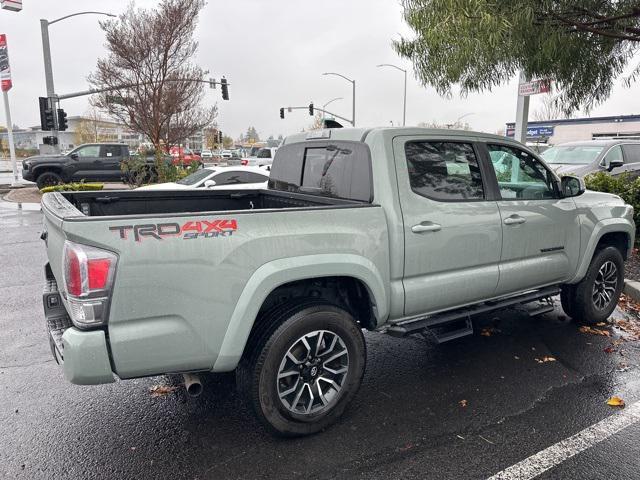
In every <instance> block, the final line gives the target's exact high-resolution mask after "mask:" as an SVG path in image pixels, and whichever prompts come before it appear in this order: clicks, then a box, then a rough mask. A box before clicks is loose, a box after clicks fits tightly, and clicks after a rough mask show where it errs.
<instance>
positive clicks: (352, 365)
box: [236, 301, 366, 437]
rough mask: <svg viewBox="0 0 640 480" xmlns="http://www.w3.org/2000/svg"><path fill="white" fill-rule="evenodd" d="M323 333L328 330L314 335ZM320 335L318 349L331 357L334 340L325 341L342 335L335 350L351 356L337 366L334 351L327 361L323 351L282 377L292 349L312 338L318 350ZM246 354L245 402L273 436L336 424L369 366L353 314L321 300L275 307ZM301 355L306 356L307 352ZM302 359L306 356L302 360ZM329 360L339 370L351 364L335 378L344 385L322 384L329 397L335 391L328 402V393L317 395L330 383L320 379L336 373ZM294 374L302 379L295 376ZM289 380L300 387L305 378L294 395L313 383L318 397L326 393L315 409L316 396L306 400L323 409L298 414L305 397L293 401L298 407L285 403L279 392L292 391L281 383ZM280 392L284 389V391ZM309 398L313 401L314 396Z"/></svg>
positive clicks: (242, 374) (242, 370)
mask: <svg viewBox="0 0 640 480" xmlns="http://www.w3.org/2000/svg"><path fill="white" fill-rule="evenodd" d="M320 331H322V332H325V333H322V334H321V335H316V336H315V337H314V335H315V334H316V333H318V332H320ZM326 332H328V333H326ZM306 335H309V337H306ZM318 336H319V339H318V340H317V341H316V344H317V343H320V347H318V346H316V347H315V350H316V351H319V352H325V351H326V355H329V354H330V353H331V352H333V351H334V350H333V346H331V348H330V346H328V345H327V344H328V343H329V341H328V340H326V339H329V338H335V337H338V339H339V341H336V343H335V344H334V345H337V348H338V350H336V351H337V352H338V353H341V352H343V351H345V350H346V352H347V355H344V354H343V355H342V356H341V357H340V358H341V360H340V361H345V360H344V359H345V358H346V362H347V365H346V366H342V367H341V368H339V369H337V368H336V366H335V364H334V365H331V362H332V361H333V360H332V361H330V360H328V359H327V358H331V356H333V355H334V354H333V353H331V355H329V357H322V358H324V359H325V360H324V362H322V361H321V359H320V357H321V355H323V354H322V353H321V354H320V355H319V356H318V359H317V360H316V359H314V358H311V359H310V360H309V358H307V360H309V361H307V362H306V364H305V363H303V364H302V365H297V364H294V366H293V367H288V368H300V369H301V371H300V372H299V373H295V374H294V376H287V377H284V378H283V379H280V380H278V374H279V371H280V368H281V367H283V366H284V365H285V363H286V362H287V360H285V356H286V355H287V353H288V352H290V351H291V349H294V348H298V347H299V346H300V345H302V343H300V341H301V339H302V337H305V339H306V338H309V340H308V343H309V345H311V350H314V344H313V339H314V338H318ZM323 336H324V337H323ZM323 338H324V339H325V340H323ZM323 342H324V343H323ZM340 342H342V343H340ZM246 352H247V355H246V356H245V357H243V359H242V361H241V362H240V365H239V366H238V369H237V372H236V374H237V382H238V388H239V390H240V392H241V394H242V396H243V397H244V400H245V402H246V403H247V404H248V405H251V407H252V408H253V410H254V412H255V414H256V416H257V417H258V419H259V420H260V422H261V423H262V424H263V425H264V426H265V428H266V429H267V430H268V431H269V432H271V433H272V434H274V435H277V436H284V437H297V436H303V435H310V434H313V433H316V432H319V431H321V430H323V429H325V428H327V427H329V426H330V425H331V424H333V423H334V422H336V421H337V420H338V418H339V417H340V416H341V415H342V413H343V412H344V410H345V409H346V407H347V406H348V404H349V403H350V402H351V400H352V399H353V397H354V396H355V394H356V393H357V391H358V388H359V387H360V383H361V382H362V377H363V375H364V369H365V364H366V346H365V342H364V336H363V334H362V329H361V328H360V326H359V325H358V324H357V322H356V321H355V320H354V318H353V317H352V316H351V315H350V314H349V313H348V312H346V311H345V310H343V309H341V308H339V307H337V306H334V305H330V304H327V303H320V302H318V301H311V302H302V303H295V304H287V305H283V306H280V307H278V308H276V309H275V310H272V311H271V312H270V313H268V314H267V315H266V316H265V317H264V318H262V319H260V326H258V328H257V330H256V331H255V332H254V333H253V334H252V336H251V338H250V339H249V342H248V344H247V348H246ZM303 352H304V351H303ZM307 352H308V350H307ZM312 354H313V352H310V353H309V357H311V355H312ZM302 356H303V357H304V354H303V355H302ZM289 358H291V357H289ZM336 361H337V360H336ZM302 362H305V360H304V359H303V360H302ZM314 362H316V363H314ZM309 364H311V365H309ZM327 364H330V365H331V368H333V369H335V371H339V370H341V369H345V368H346V373H344V376H343V377H341V378H342V380H336V378H335V377H332V378H333V379H334V380H335V381H336V383H338V382H340V386H341V388H340V389H339V390H335V389H331V388H326V387H323V388H325V391H324V394H325V395H328V394H329V393H330V394H332V395H333V398H330V400H329V401H326V399H325V398H324V395H318V388H320V387H318V385H319V384H322V385H327V384H326V383H325V382H326V380H325V382H321V381H320V380H324V378H321V377H323V376H330V375H332V374H329V373H327V371H326V370H324V371H323V368H324V369H326V365H327ZM314 365H317V366H318V368H317V369H316V371H315V373H313V374H312V373H311V372H313V368H314ZM283 368H284V367H283ZM305 375H306V376H307V377H304V376H305ZM316 375H317V377H316ZM295 376H297V377H298V378H294V377H295ZM305 378H306V379H305ZM288 381H290V382H292V383H293V384H294V385H298V383H297V382H304V383H302V385H303V386H302V387H301V388H300V389H298V390H295V391H294V392H293V394H292V396H293V397H295V396H296V395H297V392H299V391H301V390H302V391H304V390H305V388H304V386H306V385H309V386H308V390H307V391H308V392H313V391H314V390H313V389H314V388H315V389H316V390H315V392H316V396H315V398H316V399H320V396H322V402H321V403H322V405H316V406H315V407H314V406H313V405H314V402H316V400H310V402H309V401H307V402H306V406H307V408H308V409H313V408H319V410H318V411H316V412H313V411H311V412H310V413H297V412H296V411H295V410H296V406H297V405H298V404H299V402H300V401H302V397H298V398H296V399H294V400H292V401H290V404H293V407H292V406H291V405H285V401H287V400H286V399H285V400H282V399H281V398H280V394H279V391H280V390H282V389H283V388H284V389H287V390H288V389H289V388H288V386H285V387H283V386H282V385H283V384H282V382H288ZM280 393H282V392H281V391H280ZM320 393H322V391H320ZM306 397H307V398H309V399H310V396H309V395H306ZM289 398H292V397H289ZM298 399H299V400H298ZM318 401H319V400H318ZM292 408H293V410H292Z"/></svg>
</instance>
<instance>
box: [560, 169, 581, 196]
mask: <svg viewBox="0 0 640 480" xmlns="http://www.w3.org/2000/svg"><path fill="white" fill-rule="evenodd" d="M560 188H561V191H562V196H563V197H565V198H566V197H577V196H578V195H582V194H583V193H584V192H585V190H586V189H587V187H585V185H584V180H583V179H582V178H580V177H574V176H573V175H564V176H563V177H562V178H560Z"/></svg>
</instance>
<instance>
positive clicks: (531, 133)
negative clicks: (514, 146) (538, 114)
mask: <svg viewBox="0 0 640 480" xmlns="http://www.w3.org/2000/svg"><path fill="white" fill-rule="evenodd" d="M553 130H554V127H553V126H541V127H528V128H527V138H549V137H552V136H553ZM514 135H515V128H513V127H508V128H507V137H513V136H514Z"/></svg>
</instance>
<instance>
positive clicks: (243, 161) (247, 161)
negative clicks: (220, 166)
mask: <svg viewBox="0 0 640 480" xmlns="http://www.w3.org/2000/svg"><path fill="white" fill-rule="evenodd" d="M240 165H244V166H247V165H249V160H247V159H246V158H245V159H244V160H242V161H241V162H240Z"/></svg>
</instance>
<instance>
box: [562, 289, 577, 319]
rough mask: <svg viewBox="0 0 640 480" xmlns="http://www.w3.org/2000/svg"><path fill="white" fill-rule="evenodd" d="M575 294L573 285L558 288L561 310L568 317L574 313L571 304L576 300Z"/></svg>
mask: <svg viewBox="0 0 640 480" xmlns="http://www.w3.org/2000/svg"><path fill="white" fill-rule="evenodd" d="M575 296H576V287H575V285H563V286H562V289H561V290H560V304H561V305H562V310H564V313H566V314H567V316H568V317H570V318H573V317H574V315H575V312H574V311H573V306H574V305H575V302H576V300H575Z"/></svg>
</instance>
